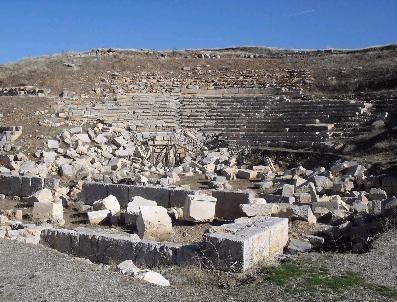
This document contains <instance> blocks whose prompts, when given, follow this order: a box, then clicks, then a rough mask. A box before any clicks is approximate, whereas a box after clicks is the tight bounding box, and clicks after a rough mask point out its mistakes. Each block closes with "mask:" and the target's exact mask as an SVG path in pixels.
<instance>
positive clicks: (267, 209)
mask: <svg viewBox="0 0 397 302" xmlns="http://www.w3.org/2000/svg"><path fill="white" fill-rule="evenodd" d="M240 207H241V210H242V211H243V212H244V214H245V215H246V216H248V217H254V216H272V213H273V207H274V205H273V204H272V203H268V204H242V205H240Z"/></svg>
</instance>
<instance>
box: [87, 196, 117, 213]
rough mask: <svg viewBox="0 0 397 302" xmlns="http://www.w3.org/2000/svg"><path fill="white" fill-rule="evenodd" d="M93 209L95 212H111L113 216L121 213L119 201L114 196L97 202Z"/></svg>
mask: <svg viewBox="0 0 397 302" xmlns="http://www.w3.org/2000/svg"><path fill="white" fill-rule="evenodd" d="M93 208H94V210H109V211H110V213H111V214H112V215H116V214H118V213H119V212H120V204H119V201H118V200H117V198H116V197H115V196H113V195H109V196H107V197H105V198H103V199H100V200H97V201H95V202H94V204H93Z"/></svg>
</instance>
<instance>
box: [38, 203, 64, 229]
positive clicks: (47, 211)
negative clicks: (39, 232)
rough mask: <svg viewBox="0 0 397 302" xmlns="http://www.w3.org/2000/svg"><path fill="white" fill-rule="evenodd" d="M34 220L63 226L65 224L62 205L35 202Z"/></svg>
mask: <svg viewBox="0 0 397 302" xmlns="http://www.w3.org/2000/svg"><path fill="white" fill-rule="evenodd" d="M32 218H33V220H34V221H39V222H47V221H50V222H54V223H59V224H62V223H63V222H64V220H63V206H62V203H54V202H50V201H41V202H35V203H34V204H33V211H32Z"/></svg>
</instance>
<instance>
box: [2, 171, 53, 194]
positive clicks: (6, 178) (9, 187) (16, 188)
mask: <svg viewBox="0 0 397 302" xmlns="http://www.w3.org/2000/svg"><path fill="white" fill-rule="evenodd" d="M56 182H57V180H56V179H50V178H41V177H29V176H10V175H0V194H4V195H7V196H20V197H28V196H31V195H33V194H34V193H36V192H37V191H39V190H42V189H44V188H48V189H53V188H54V187H55V186H56Z"/></svg>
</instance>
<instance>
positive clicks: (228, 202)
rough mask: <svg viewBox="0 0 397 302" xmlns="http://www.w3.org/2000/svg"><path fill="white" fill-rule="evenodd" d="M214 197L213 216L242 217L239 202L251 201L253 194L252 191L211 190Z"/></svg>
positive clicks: (223, 217)
mask: <svg viewBox="0 0 397 302" xmlns="http://www.w3.org/2000/svg"><path fill="white" fill-rule="evenodd" d="M212 196H213V197H215V198H216V206H215V216H216V217H218V218H222V219H236V218H240V217H244V216H245V214H244V212H243V211H242V210H241V208H240V205H241V204H250V203H253V201H254V199H255V195H254V193H252V192H232V191H212Z"/></svg>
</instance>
